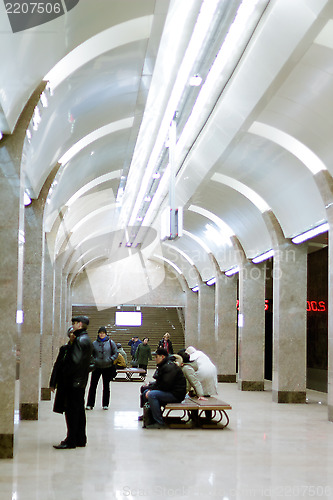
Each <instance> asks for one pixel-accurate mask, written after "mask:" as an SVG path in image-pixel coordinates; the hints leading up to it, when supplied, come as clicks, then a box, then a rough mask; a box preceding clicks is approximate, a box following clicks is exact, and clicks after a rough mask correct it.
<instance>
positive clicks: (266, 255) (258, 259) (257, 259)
mask: <svg viewBox="0 0 333 500" xmlns="http://www.w3.org/2000/svg"><path fill="white" fill-rule="evenodd" d="M271 257H274V250H268V251H267V252H264V253H262V254H261V255H258V256H257V257H254V259H252V262H253V264H259V263H260V262H263V261H264V260H268V259H270V258H271Z"/></svg>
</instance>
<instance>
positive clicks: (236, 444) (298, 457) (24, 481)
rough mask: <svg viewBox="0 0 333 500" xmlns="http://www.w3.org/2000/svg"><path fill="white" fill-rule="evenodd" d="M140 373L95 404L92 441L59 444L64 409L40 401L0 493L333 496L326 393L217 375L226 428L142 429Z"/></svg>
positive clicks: (43, 498)
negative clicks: (294, 394)
mask: <svg viewBox="0 0 333 500" xmlns="http://www.w3.org/2000/svg"><path fill="white" fill-rule="evenodd" d="M140 385H141V384H140V382H113V383H112V384H111V393H112V396H111V397H112V401H111V406H110V409H109V411H103V410H102V408H101V397H100V388H99V393H98V399H97V404H96V407H95V409H94V410H93V411H90V412H87V429H88V446H87V447H86V448H78V449H75V450H55V449H54V448H53V447H52V445H53V444H56V443H58V442H59V441H60V440H61V439H63V438H64V437H65V423H64V418H63V417H62V416H61V415H57V414H54V413H53V412H52V402H45V401H44V402H41V404H40V418H39V421H38V422H20V423H19V425H18V430H17V437H16V444H15V457H14V459H13V460H1V461H0V499H1V500H109V499H116V500H121V499H124V500H125V499H129V500H139V499H146V500H150V499H154V500H155V499H158V498H160V499H169V498H171V499H193V498H194V499H195V498H200V499H203V500H206V499H209V498H220V499H222V500H234V499H237V500H238V499H239V500H246V499H248V498H251V499H253V498H258V499H285V498H287V499H288V498H292V499H295V498H299V499H305V498H311V499H314V498H315V499H332V498H333V474H332V472H333V423H331V422H328V420H327V403H326V399H327V398H326V394H324V393H320V392H314V391H309V393H308V402H307V404H305V405H282V404H276V403H272V401H271V396H272V394H271V391H270V386H269V384H267V389H266V390H265V392H260V393H256V392H241V391H239V390H238V389H237V385H236V384H219V395H220V397H221V399H223V400H225V401H227V402H229V403H230V404H231V405H232V407H233V409H232V410H231V411H229V416H230V424H229V427H227V428H226V429H224V430H210V429H209V430H197V429H186V430H183V429H173V430H171V429H167V430H147V429H143V428H142V426H141V422H138V421H137V417H138V415H139V414H140V413H141V411H140V409H139V405H138V394H139V387H140Z"/></svg>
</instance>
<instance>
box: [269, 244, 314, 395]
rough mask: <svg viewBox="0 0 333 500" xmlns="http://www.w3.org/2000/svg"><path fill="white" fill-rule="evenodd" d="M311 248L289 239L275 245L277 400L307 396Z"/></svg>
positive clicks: (274, 389)
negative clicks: (309, 258) (308, 260)
mask: <svg viewBox="0 0 333 500" xmlns="http://www.w3.org/2000/svg"><path fill="white" fill-rule="evenodd" d="M306 294H307V248H306V245H300V246H297V245H292V244H290V243H288V242H285V244H284V245H280V247H279V248H278V249H274V264H273V380H272V391H273V401H275V402H278V403H305V400H306V299H307V297H306Z"/></svg>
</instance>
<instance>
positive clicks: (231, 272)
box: [224, 266, 239, 276]
mask: <svg viewBox="0 0 333 500" xmlns="http://www.w3.org/2000/svg"><path fill="white" fill-rule="evenodd" d="M237 273H239V266H235V267H231V268H230V269H228V270H227V271H225V272H224V274H225V275H226V276H233V275H234V274H237Z"/></svg>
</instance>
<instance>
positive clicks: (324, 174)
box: [314, 170, 333, 422]
mask: <svg viewBox="0 0 333 500" xmlns="http://www.w3.org/2000/svg"><path fill="white" fill-rule="evenodd" d="M314 179H315V182H316V184H317V186H318V189H319V191H320V194H321V196H322V199H323V202H324V205H325V208H326V217H327V222H328V223H329V233H328V304H330V305H331V304H333V178H332V176H331V174H330V173H329V172H328V171H327V170H326V171H325V170H323V171H321V172H318V173H317V174H316V175H315V176H314ZM327 382H328V383H327V391H328V395H327V407H328V420H330V421H331V422H333V308H332V307H328V370H327Z"/></svg>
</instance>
